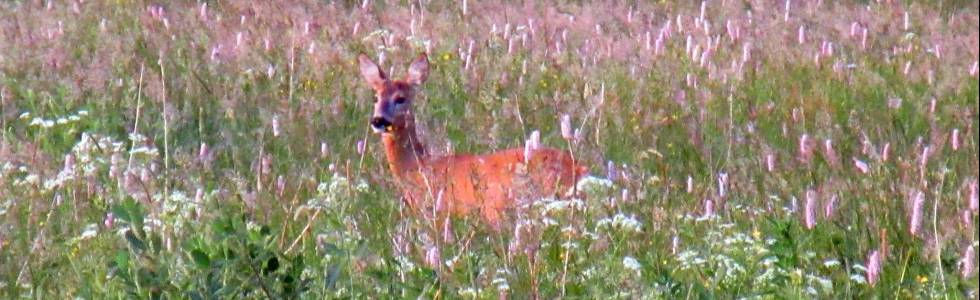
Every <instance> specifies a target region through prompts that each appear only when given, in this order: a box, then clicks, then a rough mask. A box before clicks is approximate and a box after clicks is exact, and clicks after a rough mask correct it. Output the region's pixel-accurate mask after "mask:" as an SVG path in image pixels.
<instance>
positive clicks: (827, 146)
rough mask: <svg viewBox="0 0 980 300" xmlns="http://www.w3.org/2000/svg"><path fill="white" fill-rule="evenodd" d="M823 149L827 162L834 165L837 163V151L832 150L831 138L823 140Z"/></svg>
mask: <svg viewBox="0 0 980 300" xmlns="http://www.w3.org/2000/svg"><path fill="white" fill-rule="evenodd" d="M823 151H824V156H825V157H826V159H827V162H828V163H830V165H831V166H834V167H836V166H837V164H838V159H837V151H835V150H834V141H833V140H831V139H826V140H824V141H823Z"/></svg>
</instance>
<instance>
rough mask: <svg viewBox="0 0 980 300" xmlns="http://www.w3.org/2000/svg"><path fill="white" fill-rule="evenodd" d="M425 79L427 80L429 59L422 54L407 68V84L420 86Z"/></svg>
mask: <svg viewBox="0 0 980 300" xmlns="http://www.w3.org/2000/svg"><path fill="white" fill-rule="evenodd" d="M426 78H429V58H428V57H427V56H426V55H425V53H422V54H419V57H418V58H416V59H415V61H414V62H412V65H411V66H409V67H408V83H411V84H414V85H422V83H424V82H425V79H426Z"/></svg>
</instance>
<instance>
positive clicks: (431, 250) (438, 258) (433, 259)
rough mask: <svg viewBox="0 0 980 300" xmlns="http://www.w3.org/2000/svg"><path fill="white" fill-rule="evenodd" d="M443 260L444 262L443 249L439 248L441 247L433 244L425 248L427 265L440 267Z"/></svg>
mask: <svg viewBox="0 0 980 300" xmlns="http://www.w3.org/2000/svg"><path fill="white" fill-rule="evenodd" d="M441 262H442V251H440V250H439V247H436V246H434V245H433V246H429V247H428V248H427V249H425V264H426V265H427V266H429V267H430V268H433V269H435V268H438V267H439V265H440V263H441Z"/></svg>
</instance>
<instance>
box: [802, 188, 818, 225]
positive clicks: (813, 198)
mask: <svg viewBox="0 0 980 300" xmlns="http://www.w3.org/2000/svg"><path fill="white" fill-rule="evenodd" d="M804 197H805V198H806V204H805V207H804V210H805V213H804V215H805V217H804V219H805V222H806V228H807V229H813V227H814V226H816V225H817V215H816V212H815V211H816V206H817V192H816V191H814V190H807V191H806V195H805V196H804Z"/></svg>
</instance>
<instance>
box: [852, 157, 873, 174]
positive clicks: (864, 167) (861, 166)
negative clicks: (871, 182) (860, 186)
mask: <svg viewBox="0 0 980 300" xmlns="http://www.w3.org/2000/svg"><path fill="white" fill-rule="evenodd" d="M851 160H852V161H854V168H856V169H857V170H858V171H859V172H861V174H868V172H871V168H869V167H868V163H866V162H864V161H862V160H860V159H857V157H852V158H851Z"/></svg>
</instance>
